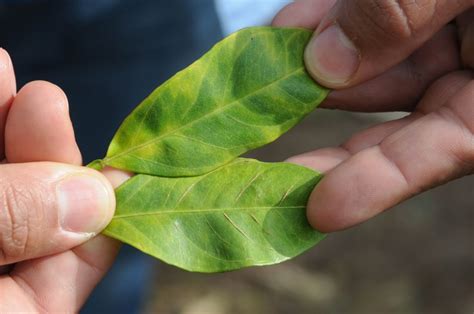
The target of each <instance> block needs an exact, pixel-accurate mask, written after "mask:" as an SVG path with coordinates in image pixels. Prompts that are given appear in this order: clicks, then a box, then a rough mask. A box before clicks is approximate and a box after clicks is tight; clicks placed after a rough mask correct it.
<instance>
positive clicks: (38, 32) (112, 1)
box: [0, 0, 221, 313]
mask: <svg viewBox="0 0 474 314" xmlns="http://www.w3.org/2000/svg"><path fill="white" fill-rule="evenodd" d="M220 38H221V31H220V27H219V23H218V20H217V16H216V13H215V10H214V4H213V1H212V0H173V1H169V0H122V1H118V0H68V1H64V0H54V1H47V0H19V1H14V0H3V1H2V0H0V46H1V47H4V48H5V49H6V50H7V51H8V52H9V53H10V54H11V57H12V59H13V63H14V66H15V69H16V75H17V81H18V86H22V85H23V84H24V83H26V82H28V81H30V80H37V79H43V80H48V81H51V82H53V83H55V84H57V85H59V86H61V87H62V88H63V89H64V90H65V92H66V94H67V95H68V98H69V102H70V110H71V116H72V120H73V123H74V126H75V130H76V138H77V141H78V143H79V146H80V148H81V151H82V154H83V158H84V162H85V163H87V162H88V161H90V160H92V159H95V158H100V157H102V156H104V154H105V151H106V149H107V145H108V143H109V142H110V140H111V138H112V136H113V134H114V132H115V131H116V129H117V127H118V126H119V124H120V122H121V121H122V120H123V119H124V118H125V116H126V115H127V114H128V113H129V112H130V111H131V110H132V109H133V108H134V107H135V106H136V105H137V104H138V103H139V102H140V101H141V100H142V99H143V98H144V97H145V96H147V95H148V94H149V93H150V92H151V91H152V90H153V89H154V88H155V87H156V86H158V85H159V84H160V83H162V82H163V81H164V80H166V79H167V78H169V77H170V76H171V75H172V74H174V73H175V72H177V71H178V70H180V69H181V68H183V67H185V66H187V65H188V64H190V63H191V62H192V61H193V60H195V59H197V58H198V57H199V56H200V55H202V54H203V53H204V52H205V51H206V50H208V49H209V48H210V47H211V46H212V45H213V44H214V43H215V42H216V41H217V40H219V39H220ZM151 265H152V260H151V258H149V257H147V256H146V255H144V254H142V253H140V252H138V251H136V250H134V249H131V248H128V247H125V248H124V249H122V252H121V253H120V255H119V258H118V260H117V262H116V263H115V266H114V267H113V269H112V270H111V272H110V273H109V274H108V276H107V277H106V279H105V280H104V281H103V282H102V283H101V284H100V285H99V286H98V288H97V289H96V290H95V292H94V294H93V295H92V297H91V298H90V299H89V301H88V303H87V305H86V306H85V307H84V309H83V313H136V312H137V311H138V310H139V304H140V301H141V297H142V296H143V295H144V293H145V292H144V289H145V288H146V287H147V286H148V283H147V280H148V279H149V278H150V277H151V276H150V272H151Z"/></svg>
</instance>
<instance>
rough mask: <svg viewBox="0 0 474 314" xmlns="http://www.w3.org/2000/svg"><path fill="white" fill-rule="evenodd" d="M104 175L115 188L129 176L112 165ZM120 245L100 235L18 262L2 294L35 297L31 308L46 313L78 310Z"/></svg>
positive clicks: (6, 280)
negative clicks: (72, 246)
mask: <svg viewBox="0 0 474 314" xmlns="http://www.w3.org/2000/svg"><path fill="white" fill-rule="evenodd" d="M104 175H105V176H107V178H108V180H109V181H111V182H114V187H117V186H118V185H120V184H121V183H123V182H124V181H125V180H127V179H128V178H129V177H130V175H128V174H126V173H124V172H123V171H119V170H115V169H111V168H107V169H105V170H104ZM119 248H120V243H119V242H118V241H116V240H113V239H111V238H108V237H106V236H102V235H99V236H97V237H95V238H93V239H92V240H90V241H88V242H86V243H84V244H82V245H80V246H78V247H76V248H74V249H73V250H70V251H66V252H63V253H59V254H56V255H53V256H48V257H44V258H39V259H36V260H32V261H26V262H23V263H20V264H18V265H17V266H16V267H15V269H14V270H13V271H12V272H11V274H10V276H9V277H8V278H5V279H4V281H5V284H4V287H6V288H5V293H4V294H1V295H4V296H5V300H11V299H12V298H8V293H10V294H12V293H17V294H20V295H24V296H25V299H34V300H37V302H36V303H35V304H32V305H31V307H32V308H33V309H36V310H37V309H43V311H45V312H53V313H55V312H61V313H62V312H78V311H79V309H80V308H81V307H82V305H83V304H84V302H85V301H86V299H87V297H88V296H89V294H90V293H91V292H92V290H93V289H94V287H95V286H96V285H97V283H98V282H99V281H100V280H101V279H102V277H103V276H104V275H105V273H106V272H107V270H108V269H109V268H110V267H111V265H112V263H113V260H114V258H115V256H116V255H117V253H118V250H119ZM0 281H1V279H0ZM1 286H2V285H1V282H0V287H1ZM64 287H68V289H64ZM6 308H8V307H6ZM10 308H12V307H10ZM0 312H1V311H0Z"/></svg>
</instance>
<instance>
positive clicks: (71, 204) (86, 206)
mask: <svg viewBox="0 0 474 314" xmlns="http://www.w3.org/2000/svg"><path fill="white" fill-rule="evenodd" d="M57 192H58V202H59V222H60V225H61V227H62V229H63V230H64V231H69V232H75V233H84V234H96V233H98V232H100V231H102V229H103V228H105V226H106V225H107V223H108V220H109V219H110V218H109V217H110V216H111V213H110V211H111V201H110V198H111V196H110V195H109V193H110V192H109V188H108V187H107V186H106V185H105V182H103V181H102V180H100V178H97V177H94V176H90V175H85V174H79V175H72V176H70V177H66V178H64V179H63V180H62V181H60V182H59V183H58V185H57Z"/></svg>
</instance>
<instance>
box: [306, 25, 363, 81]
mask: <svg viewBox="0 0 474 314" xmlns="http://www.w3.org/2000/svg"><path fill="white" fill-rule="evenodd" d="M305 59H306V67H307V68H308V71H309V72H310V73H311V74H312V75H313V76H314V77H315V79H317V80H318V81H319V82H320V83H323V84H327V85H329V87H337V86H343V85H344V83H346V82H348V81H349V80H350V79H351V77H352V76H353V75H354V74H355V72H356V71H357V69H358V67H359V63H360V54H359V51H358V50H357V48H356V47H355V45H354V44H353V43H352V42H351V41H350V40H349V38H347V36H346V34H344V32H343V31H342V30H341V28H340V27H339V26H338V25H337V24H335V25H332V26H330V27H328V28H326V29H325V30H324V31H323V32H322V33H320V34H319V35H317V36H315V37H313V38H312V39H311V41H310V42H309V44H308V46H307V47H306V51H305Z"/></svg>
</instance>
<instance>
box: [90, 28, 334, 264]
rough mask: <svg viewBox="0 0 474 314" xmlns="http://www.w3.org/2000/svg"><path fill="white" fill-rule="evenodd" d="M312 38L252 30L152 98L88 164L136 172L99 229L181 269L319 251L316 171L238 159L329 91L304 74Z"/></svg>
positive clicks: (291, 123) (120, 190) (271, 138)
mask: <svg viewBox="0 0 474 314" xmlns="http://www.w3.org/2000/svg"><path fill="white" fill-rule="evenodd" d="M310 36H311V32H309V31H307V30H303V29H282V28H270V27H257V28H249V29H244V30H242V31H239V32H237V33H234V34H233V35H231V36H229V37H227V38H226V39H224V40H223V41H221V42H220V43H218V44H217V45H216V46H215V47H214V48H212V49H211V50H210V51H209V52H208V53H206V54H205V55H204V56H203V57H202V58H201V59H199V60H198V61H196V62H195V63H193V64H192V65H191V66H189V67H188V68H186V69H184V70H183V71H181V72H179V73H177V74H176V75H175V76H174V77H172V78H171V79H170V80H168V81H167V82H165V83H164V84H163V85H161V86H160V87H158V88H157V89H156V90H155V91H154V92H153V93H152V94H151V95H150V96H148V97H147V98H146V99H145V100H144V101H143V102H142V103H141V104H140V105H139V106H138V107H137V108H136V109H135V110H134V111H133V112H132V114H131V115H130V116H128V117H127V118H126V119H125V121H124V122H123V124H122V125H121V126H120V128H119V130H118V131H117V133H116V135H115V137H114V138H113V140H112V142H111V144H110V146H109V149H108V151H107V155H106V157H105V158H104V159H102V160H99V161H96V162H94V163H93V164H91V165H90V166H91V167H94V168H97V169H100V168H102V167H104V166H106V165H107V166H112V167H115V168H119V169H123V170H128V171H132V172H135V173H138V175H136V176H135V177H133V178H132V179H130V180H128V181H127V182H126V183H124V184H123V185H122V186H120V187H119V188H118V189H117V190H116V196H117V210H116V215H115V217H114V218H113V220H112V222H111V224H110V225H109V226H108V227H107V228H106V230H105V231H104V233H105V234H106V235H108V236H111V237H113V238H116V239H119V240H121V241H123V242H125V243H128V244H130V245H132V246H135V247H137V248H139V249H140V250H142V251H144V252H146V253H148V254H150V255H153V256H155V257H157V258H160V259H162V260H163V261H165V262H167V263H170V264H173V265H176V266H179V267H181V268H184V269H187V270H191V271H200V272H216V271H225V270H232V269H237V268H241V267H244V266H250V265H265V264H272V263H277V262H280V261H283V260H286V259H288V258H291V257H293V256H296V255H298V254H300V253H301V252H303V251H305V250H306V249H308V248H309V247H311V246H313V245H314V244H316V243H317V242H318V241H319V240H320V239H321V238H322V234H320V233H318V232H316V231H314V230H312V229H311V228H310V226H309V225H308V223H307V221H306V218H305V204H306V202H307V199H308V196H309V193H310V192H311V190H312V189H313V188H314V186H315V185H316V183H317V182H318V180H319V179H320V175H319V174H318V173H316V172H314V171H312V170H309V169H306V168H303V167H300V166H296V165H291V164H287V163H262V162H258V161H255V160H250V159H243V158H238V159H236V158H237V157H238V156H239V155H241V154H243V153H245V152H247V151H248V150H251V149H254V148H256V147H259V146H262V145H265V144H267V143H269V142H272V141H274V140H275V139H276V138H278V137H279V136H280V135H281V134H283V133H284V132H286V131H287V130H288V129H290V128H291V127H292V126H294V125H295V124H297V123H298V122H299V121H300V120H301V119H302V118H303V117H304V116H305V115H307V114H308V113H309V112H311V111H312V110H313V109H314V108H315V107H316V106H317V105H318V104H319V103H320V102H321V101H322V100H323V99H324V98H325V97H326V95H327V92H328V91H327V90H325V89H323V88H321V87H320V86H318V85H316V83H315V82H314V81H313V80H312V79H311V78H310V77H309V76H308V74H307V73H306V71H305V68H304V62H303V53H304V48H305V46H306V43H307V42H308V40H309V38H310Z"/></svg>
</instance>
